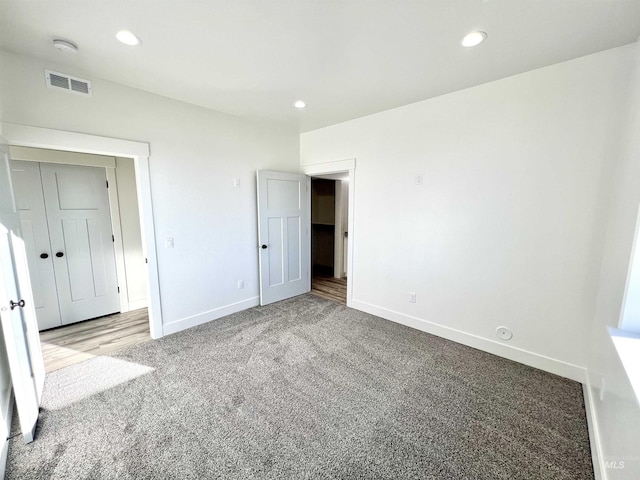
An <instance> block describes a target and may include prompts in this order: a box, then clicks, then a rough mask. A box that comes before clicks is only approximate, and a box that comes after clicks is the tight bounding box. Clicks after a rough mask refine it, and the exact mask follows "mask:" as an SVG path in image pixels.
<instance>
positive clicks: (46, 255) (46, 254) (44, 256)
mask: <svg viewBox="0 0 640 480" xmlns="http://www.w3.org/2000/svg"><path fill="white" fill-rule="evenodd" d="M40 258H42V259H43V260H44V259H45V258H49V254H48V253H41V254H40Z"/></svg>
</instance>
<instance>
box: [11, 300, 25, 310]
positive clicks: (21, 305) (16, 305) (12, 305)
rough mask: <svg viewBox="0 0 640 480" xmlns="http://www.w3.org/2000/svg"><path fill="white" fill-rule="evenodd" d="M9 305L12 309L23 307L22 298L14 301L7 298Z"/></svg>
mask: <svg viewBox="0 0 640 480" xmlns="http://www.w3.org/2000/svg"><path fill="white" fill-rule="evenodd" d="M9 306H10V307H11V310H13V309H14V308H16V307H20V308H22V307H24V300H20V301H19V302H14V301H13V300H9Z"/></svg>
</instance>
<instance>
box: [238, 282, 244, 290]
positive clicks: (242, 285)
mask: <svg viewBox="0 0 640 480" xmlns="http://www.w3.org/2000/svg"><path fill="white" fill-rule="evenodd" d="M238 288H244V280H238Z"/></svg>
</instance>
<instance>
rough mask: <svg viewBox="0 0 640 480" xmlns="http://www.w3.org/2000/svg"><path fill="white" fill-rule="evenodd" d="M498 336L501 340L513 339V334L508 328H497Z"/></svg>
mask: <svg viewBox="0 0 640 480" xmlns="http://www.w3.org/2000/svg"><path fill="white" fill-rule="evenodd" d="M496 335H497V336H498V338H499V339H500V340H511V339H512V338H513V332H512V331H511V330H510V329H509V328H507V327H498V328H496Z"/></svg>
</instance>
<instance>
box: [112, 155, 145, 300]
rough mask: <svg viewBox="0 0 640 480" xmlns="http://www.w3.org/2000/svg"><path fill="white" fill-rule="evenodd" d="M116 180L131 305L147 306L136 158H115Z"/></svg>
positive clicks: (128, 294)
mask: <svg viewBox="0 0 640 480" xmlns="http://www.w3.org/2000/svg"><path fill="white" fill-rule="evenodd" d="M116 180H117V183H118V185H117V188H118V205H119V210H120V226H121V234H122V247H123V250H124V264H125V274H126V277H127V292H126V294H127V301H128V303H129V309H130V310H135V309H136V308H143V307H146V306H147V278H146V270H147V269H146V268H145V263H144V258H145V257H144V253H143V251H142V237H141V234H140V216H139V213H138V197H137V193H136V173H135V166H134V164H133V159H131V158H120V157H117V158H116Z"/></svg>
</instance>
